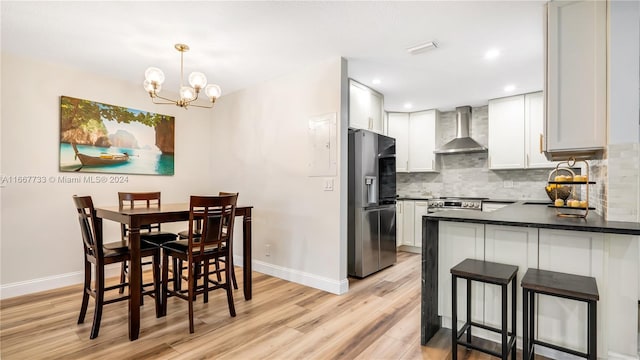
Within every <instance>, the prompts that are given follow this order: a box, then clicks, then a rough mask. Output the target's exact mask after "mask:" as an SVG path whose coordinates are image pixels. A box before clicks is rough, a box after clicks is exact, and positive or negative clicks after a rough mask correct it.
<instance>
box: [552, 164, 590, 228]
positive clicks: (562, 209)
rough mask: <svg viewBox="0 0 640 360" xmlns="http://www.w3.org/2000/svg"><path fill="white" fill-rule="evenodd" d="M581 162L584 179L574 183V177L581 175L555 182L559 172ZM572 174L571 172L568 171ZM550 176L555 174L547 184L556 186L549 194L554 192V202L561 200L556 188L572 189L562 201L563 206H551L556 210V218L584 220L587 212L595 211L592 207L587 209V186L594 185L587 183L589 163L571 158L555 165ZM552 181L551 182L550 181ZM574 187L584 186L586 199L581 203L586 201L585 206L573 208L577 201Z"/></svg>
mask: <svg viewBox="0 0 640 360" xmlns="http://www.w3.org/2000/svg"><path fill="white" fill-rule="evenodd" d="M579 162H582V163H584V164H585V167H586V176H585V178H584V180H582V178H580V180H578V181H576V179H575V178H576V177H577V176H583V175H575V176H574V177H573V178H572V179H571V181H556V180H555V175H558V172H559V171H560V170H569V171H570V169H571V168H573V167H575V166H576V163H579ZM570 172H572V171H570ZM551 173H552V174H555V175H554V177H551V175H550V176H549V181H548V183H549V184H556V186H555V190H553V191H552V192H551V193H554V191H555V200H557V199H561V198H560V197H559V194H558V188H560V186H565V185H571V186H572V189H571V193H570V195H569V197H568V198H567V199H566V201H565V200H563V201H565V202H564V204H563V205H562V206H556V204H555V203H554V204H553V205H550V206H553V207H554V208H555V209H556V214H557V215H558V216H562V217H573V218H586V217H587V215H588V214H589V210H595V208H594V207H589V185H592V184H595V181H589V163H588V162H587V161H586V160H576V159H575V158H571V159H569V160H567V161H561V162H559V163H558V164H557V165H556V168H555V170H552V172H551ZM551 179H553V180H551ZM576 186H586V187H587V188H586V191H585V193H586V195H585V197H586V199H584V200H583V201H586V206H583V205H579V206H575V202H576V201H578V200H577V199H575V197H576V196H577V195H576Z"/></svg>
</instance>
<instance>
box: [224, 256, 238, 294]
mask: <svg viewBox="0 0 640 360" xmlns="http://www.w3.org/2000/svg"><path fill="white" fill-rule="evenodd" d="M225 266H226V267H227V268H228V269H229V273H230V274H231V281H233V288H234V289H236V290H238V281H237V280H236V271H235V267H234V266H233V254H231V255H229V259H228V261H227V262H226V263H225Z"/></svg>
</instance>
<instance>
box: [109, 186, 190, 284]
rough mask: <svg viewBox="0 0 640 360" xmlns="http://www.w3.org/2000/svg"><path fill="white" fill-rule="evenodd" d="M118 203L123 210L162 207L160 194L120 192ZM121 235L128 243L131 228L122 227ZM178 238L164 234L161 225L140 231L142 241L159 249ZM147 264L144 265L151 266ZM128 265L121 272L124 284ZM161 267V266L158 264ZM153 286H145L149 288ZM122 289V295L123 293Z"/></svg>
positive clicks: (143, 227) (125, 264)
mask: <svg viewBox="0 0 640 360" xmlns="http://www.w3.org/2000/svg"><path fill="white" fill-rule="evenodd" d="M118 202H119V206H120V208H121V209H136V208H151V207H154V208H155V207H160V205H161V203H160V192H159V191H156V192H118ZM121 234H122V241H123V243H127V241H128V235H129V228H128V227H127V225H125V224H122V225H121ZM177 237H178V236H177V235H176V234H173V233H170V232H164V231H162V230H161V229H160V224H150V225H144V226H142V228H141V229H140V240H142V241H145V242H148V243H150V244H152V245H155V246H157V247H159V246H160V245H162V244H163V243H165V242H167V241H173V240H176V238H177ZM150 264H151V263H150V262H145V263H143V264H142V265H150ZM127 266H128V265H127V263H126V262H124V263H122V269H121V271H120V282H124V281H125V279H126V277H127ZM158 266H160V264H158ZM149 285H151V284H143V287H144V286H149ZM122 291H123V290H122V289H121V290H120V293H122Z"/></svg>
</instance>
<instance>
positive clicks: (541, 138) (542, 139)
mask: <svg viewBox="0 0 640 360" xmlns="http://www.w3.org/2000/svg"><path fill="white" fill-rule="evenodd" d="M543 142H544V135H542V134H540V154H542V143H543Z"/></svg>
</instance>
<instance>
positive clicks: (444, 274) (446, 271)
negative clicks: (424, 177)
mask: <svg viewBox="0 0 640 360" xmlns="http://www.w3.org/2000/svg"><path fill="white" fill-rule="evenodd" d="M438 238H439V242H438V315H440V316H442V317H443V318H442V322H443V324H442V325H443V326H445V327H451V272H450V271H451V268H452V267H454V266H455V265H457V264H458V263H460V262H461V261H463V260H464V259H467V258H471V259H479V260H482V259H484V225H482V224H471V223H454V222H446V221H441V222H440V224H439V236H438ZM457 291H458V319H459V320H462V321H459V322H458V328H459V327H460V326H462V324H463V323H464V319H466V318H467V311H466V305H465V304H466V303H467V300H466V299H467V284H466V280H464V279H460V280H458V290H457ZM471 293H472V306H471V319H472V320H473V321H477V322H482V321H483V320H484V317H483V303H484V286H483V285H482V284H480V283H477V282H474V283H473V285H472V286H471Z"/></svg>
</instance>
